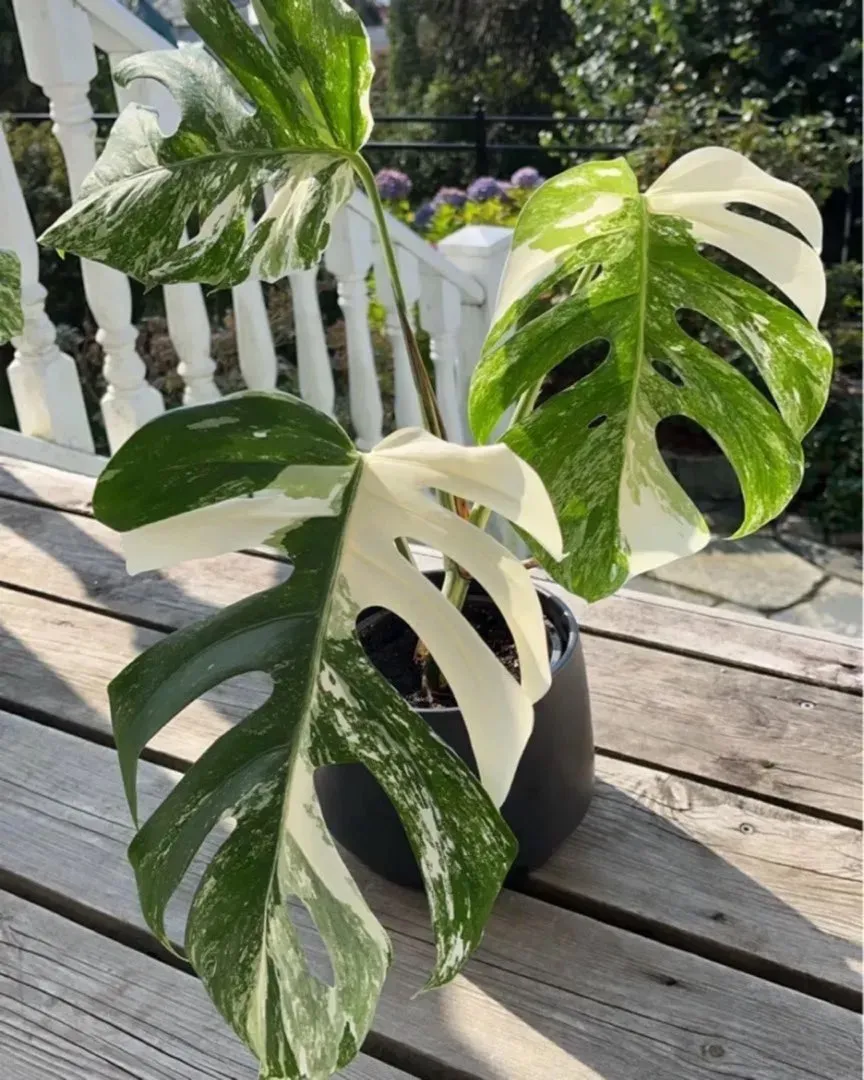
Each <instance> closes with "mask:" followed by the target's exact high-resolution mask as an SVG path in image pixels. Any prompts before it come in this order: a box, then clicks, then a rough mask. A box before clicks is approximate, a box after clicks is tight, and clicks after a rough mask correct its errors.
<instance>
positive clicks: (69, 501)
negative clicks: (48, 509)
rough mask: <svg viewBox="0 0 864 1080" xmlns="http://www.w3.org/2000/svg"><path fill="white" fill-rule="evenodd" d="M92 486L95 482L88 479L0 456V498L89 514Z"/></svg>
mask: <svg viewBox="0 0 864 1080" xmlns="http://www.w3.org/2000/svg"><path fill="white" fill-rule="evenodd" d="M95 486H96V481H95V480H94V479H92V478H91V477H89V476H82V475H81V474H80V473H70V472H65V471H64V470H63V469H54V468H52V467H51V466H50V465H40V464H39V463H38V462H35V461H24V460H23V459H22V458H14V457H9V456H7V455H6V454H0V495H11V496H13V497H15V498H27V499H36V500H37V501H39V502H44V503H48V504H50V505H51V506H59V507H61V508H62V509H64V510H81V511H87V512H89V510H90V500H91V498H92V497H93V488H94V487H95Z"/></svg>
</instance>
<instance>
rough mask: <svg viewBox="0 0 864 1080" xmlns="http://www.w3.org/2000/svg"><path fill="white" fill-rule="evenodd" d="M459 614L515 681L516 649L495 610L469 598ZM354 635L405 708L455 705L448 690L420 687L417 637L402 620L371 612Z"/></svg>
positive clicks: (480, 599)
mask: <svg viewBox="0 0 864 1080" xmlns="http://www.w3.org/2000/svg"><path fill="white" fill-rule="evenodd" d="M462 614H463V616H464V617H465V618H466V619H467V620H468V622H469V623H470V624H471V626H473V627H474V629H475V630H476V631H477V633H478V634H479V635H480V637H481V638H482V639H483V641H485V642H486V644H487V645H488V646H489V648H490V649H491V650H492V652H493V653H494V654H495V655H496V656H497V657H498V659H499V660H500V661H501V663H502V664H503V665H504V667H505V668H507V670H508V671H509V672H510V674H511V675H513V676H514V677H515V678H517V679H518V678H519V657H518V655H517V653H516V645H515V643H514V641H513V635H512V634H511V633H510V630H509V628H508V626H507V623H506V622H505V621H504V617H503V615H502V614H501V612H500V611H499V610H498V608H496V607H495V605H494V604H493V603H492V602H491V601H490V600H488V599H486V597H476V596H469V597H468V600H467V601H466V603H465V607H464V608H463V610H462ZM544 621H545V623H546V633H547V639H548V637H549V635H550V632H554V631H553V628H552V624H551V622H550V621H549V620H548V619H545V620H544ZM357 631H358V634H359V635H360V641H361V642H362V643H363V648H364V649H365V650H366V653H367V655H368V657H369V659H370V660H371V661H372V663H373V664H374V665H375V667H376V668H377V669H378V670H379V671H380V672H381V674H382V675H383V676H384V678H385V679H387V681H388V682H389V683H390V685H391V686H393V687H394V688H395V689H396V690H398V691H399V693H400V694H401V695H402V697H403V698H405V700H406V701H407V702H408V704H409V705H413V706H414V707H415V708H418V709H451V708H453V707H454V706H455V705H456V699H455V698H454V697H453V693H452V691H451V690H450V687H449V686H446V685H445V686H443V687H440V686H438V685H436V684H435V682H434V680H430V681H429V682H427V683H425V684H424V680H423V663H422V661H417V660H415V657H414V650H415V648H416V646H417V635H416V634H415V633H414V631H413V630H412V629H411V628H410V627H409V626H408V624H407V623H405V622H403V621H402V619H400V618H398V617H397V616H396V615H394V614H392V612H389V611H385V610H384V609H382V608H377V609H372V610H370V611H367V612H364V613H363V614H362V615H361V616H360V619H359V620H358V625H357ZM430 682H431V685H430Z"/></svg>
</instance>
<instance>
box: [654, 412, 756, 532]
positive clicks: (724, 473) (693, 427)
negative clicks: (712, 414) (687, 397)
mask: <svg viewBox="0 0 864 1080" xmlns="http://www.w3.org/2000/svg"><path fill="white" fill-rule="evenodd" d="M655 436H656V439H657V446H658V448H659V450H660V453H661V454H662V455H663V460H664V462H665V463H666V466H667V468H668V469H669V471H670V472H671V473H672V475H673V476H674V477H675V479H676V480H677V481H678V483H679V484H680V485H681V487H682V488H683V489H684V490H685V491H686V493H687V494H688V495H689V497H690V499H691V500H692V501H693V502H694V503H695V505H696V507H697V508H698V509H699V511H700V512H701V513H702V514H704V515H705V518H706V520H707V521H708V524H709V525H710V527H711V531H712V533H714V534H715V535H717V536H730V535H731V534H732V533H734V532H735V531H736V529H737V528H738V526H739V525H740V524H741V522H742V520H743V518H744V499H743V496H742V494H741V485H740V483H739V481H738V477H737V476H736V474H735V470H734V469H733V468H732V466H731V464H730V463H729V460H728V459H727V457H726V456H725V454H724V453H723V451H722V450H721V449H720V447H719V446H718V445H717V443H716V442H715V441H714V439H713V438H712V437H711V435H710V434H709V433H708V431H706V430H705V428H703V427H702V426H701V425H700V424H697V423H696V422H695V421H694V420H691V419H690V418H689V417H687V416H667V417H666V418H665V419H664V420H661V421H660V423H659V424H658V425H657V428H656V431H655Z"/></svg>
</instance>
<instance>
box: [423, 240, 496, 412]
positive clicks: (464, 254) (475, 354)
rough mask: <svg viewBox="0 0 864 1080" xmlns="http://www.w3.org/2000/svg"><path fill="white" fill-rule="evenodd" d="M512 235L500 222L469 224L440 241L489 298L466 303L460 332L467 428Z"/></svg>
mask: <svg viewBox="0 0 864 1080" xmlns="http://www.w3.org/2000/svg"><path fill="white" fill-rule="evenodd" d="M512 237H513V230H512V229H505V228H502V227H501V226H499V225H466V226H465V227H464V228H462V229H459V230H458V231H457V232H455V233H452V234H451V235H450V236H447V237H445V238H444V239H443V240H442V241H441V243H440V244H439V245H438V250H439V251H440V252H441V254H442V255H446V256H447V258H448V259H449V260H450V261H451V262H452V263H454V264H455V265H456V266H458V267H459V269H460V270H464V271H465V272H466V273H468V274H471V275H472V277H475V278H476V279H477V280H478V281H479V282H480V283H481V285H482V286H483V288H484V290H485V292H486V301H485V303H483V304H482V305H477V304H472V303H470V302H463V304H462V326H461V328H460V333H459V336H460V342H461V349H460V354H459V368H458V371H457V374H456V387H457V394H458V396H459V401H460V402H461V403H462V410H463V413H462V416H463V422H464V424H465V431H466V432H468V430H469V428H468V421H467V416H466V414H465V409H466V406H467V402H468V387H469V385H470V383H471V376H472V374H473V372H474V368H475V367H476V365H477V361H478V360H479V359H480V353H481V351H482V349H483V342H484V341H485V339H486V334H487V333H488V332H489V327H490V326H491V324H492V316H493V315H494V312H495V303H496V300H497V296H498V288H499V286H500V284H501V278H502V276H503V274H504V264H505V262H506V261H507V256H508V255H509V253H510V243H511V240H512Z"/></svg>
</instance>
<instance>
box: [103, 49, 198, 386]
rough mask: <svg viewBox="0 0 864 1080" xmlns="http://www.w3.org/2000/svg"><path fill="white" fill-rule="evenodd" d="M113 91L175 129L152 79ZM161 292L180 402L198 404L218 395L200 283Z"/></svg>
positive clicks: (168, 103) (172, 112)
mask: <svg viewBox="0 0 864 1080" xmlns="http://www.w3.org/2000/svg"><path fill="white" fill-rule="evenodd" d="M130 55H132V54H130V53H119V52H112V53H110V54H109V57H108V59H109V61H110V63H111V71H112V73H113V72H114V69H115V68H116V67H117V65H118V64H119V63H120V62H121V61H123V60H125V59H126V57H127V56H130ZM114 93H115V95H116V97H117V107H118V109H124V108H125V107H126V106H127V105H129V104H130V103H132V102H137V103H138V104H139V105H146V106H148V107H149V108H151V109H154V110H155V112H156V113H157V115H158V116H159V126H160V127H161V128H162V130H163V131H164V132H165V134H166V135H171V134H173V132H174V131H176V130H177V126H178V124H179V122H180V110H179V108H178V107H177V103H176V102H175V101H174V99H173V98H172V97H171V95H170V94H169V93H168V91H167V90H166V89H165V87H164V86H161V85H160V84H159V83H157V82H155V81H154V80H153V79H136V80H135V81H134V82H133V83H131V84H130V85H129V86H118V85H117V83H115V84H114ZM162 295H163V296H164V298H165V320H166V322H167V323H168V334H169V336H170V338H171V343H172V344H173V346H174V349H175V350H176V352H177V356H178V357H179V360H180V363H179V364H178V365H177V373H178V375H180V377H181V378H182V379H183V382H184V384H185V386H184V389H183V403H184V405H201V404H203V403H204V402H206V401H215V400H216V398H218V397H219V391H218V390H217V388H216V383H215V382H214V381H213V372H214V371H215V370H216V362H215V360H214V359H213V357H212V356H211V355H210V317H209V315H208V314H207V305H206V304H205V303H204V294H203V293H202V292H201V286H200V285H195V284H192V283H183V284H181V285H165V286H164V288H163V290H162Z"/></svg>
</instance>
